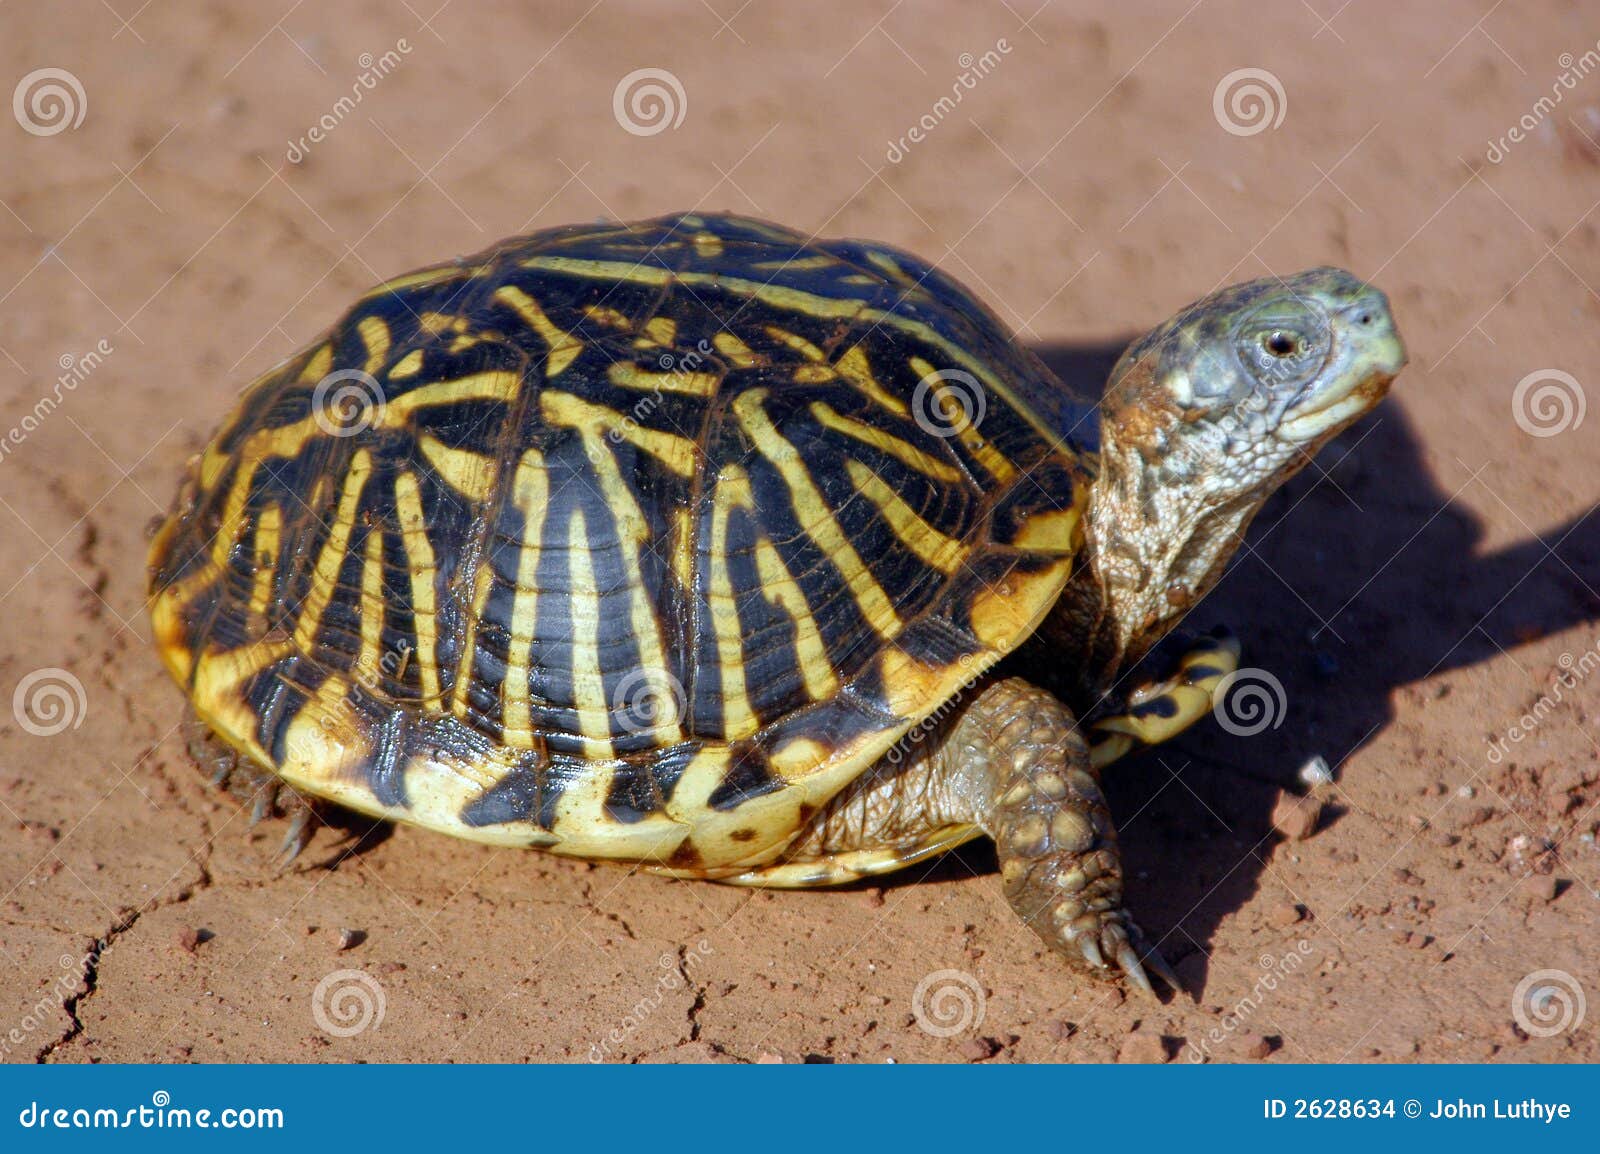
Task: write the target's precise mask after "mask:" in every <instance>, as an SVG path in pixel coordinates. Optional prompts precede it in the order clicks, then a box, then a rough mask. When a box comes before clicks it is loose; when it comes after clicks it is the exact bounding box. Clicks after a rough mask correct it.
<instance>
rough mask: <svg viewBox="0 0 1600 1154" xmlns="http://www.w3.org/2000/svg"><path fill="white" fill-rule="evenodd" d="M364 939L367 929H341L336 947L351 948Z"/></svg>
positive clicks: (341, 949)
mask: <svg viewBox="0 0 1600 1154" xmlns="http://www.w3.org/2000/svg"><path fill="white" fill-rule="evenodd" d="M366 940H367V931H366V930H347V929H341V930H340V931H339V946H338V948H339V950H340V951H344V950H353V949H355V948H356V947H357V946H359V945H360V944H361V943H362V942H364V941H366Z"/></svg>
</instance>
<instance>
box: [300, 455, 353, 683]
mask: <svg viewBox="0 0 1600 1154" xmlns="http://www.w3.org/2000/svg"><path fill="white" fill-rule="evenodd" d="M370 476H372V454H371V453H370V452H368V451H367V450H366V449H357V450H356V453H355V456H353V457H351V458H350V466H349V470H348V471H347V472H346V473H345V477H344V488H343V489H342V490H341V491H340V494H339V508H338V509H337V511H335V513H334V515H333V517H332V518H331V519H330V520H331V526H330V528H329V530H328V539H327V540H326V541H324V542H323V543H322V551H321V552H320V553H318V554H317V560H316V565H315V566H314V567H313V569H312V571H311V586H310V588H309V589H308V590H307V591H306V599H305V601H304V602H303V603H302V605H301V607H300V620H299V622H298V624H297V625H296V628H295V646H296V648H298V649H299V650H300V652H301V653H310V652H311V651H312V647H313V642H314V640H315V638H316V634H317V626H318V625H319V624H321V622H322V614H323V613H324V612H325V611H326V610H327V608H328V602H329V601H331V600H332V599H333V592H334V590H335V589H336V588H337V587H338V584H339V570H340V568H341V567H342V566H343V565H344V558H345V553H346V552H348V551H349V548H350V530H351V529H352V528H354V527H355V521H356V508H357V506H359V505H360V504H361V494H362V491H363V490H364V489H366V487H367V479H368V478H369V477H370ZM312 507H313V508H315V507H316V506H312Z"/></svg>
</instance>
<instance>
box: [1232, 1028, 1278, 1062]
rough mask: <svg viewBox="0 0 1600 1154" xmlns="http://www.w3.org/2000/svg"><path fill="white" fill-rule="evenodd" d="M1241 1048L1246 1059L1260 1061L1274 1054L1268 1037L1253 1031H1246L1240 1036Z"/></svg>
mask: <svg viewBox="0 0 1600 1154" xmlns="http://www.w3.org/2000/svg"><path fill="white" fill-rule="evenodd" d="M1239 1046H1240V1049H1241V1051H1242V1052H1243V1054H1244V1056H1245V1057H1246V1058H1251V1059H1254V1060H1255V1061H1258V1062H1259V1061H1260V1060H1261V1059H1262V1058H1265V1057H1267V1056H1268V1055H1269V1054H1271V1053H1272V1043H1271V1042H1269V1041H1267V1039H1266V1037H1265V1036H1264V1035H1261V1034H1257V1033H1255V1032H1253V1031H1251V1030H1245V1031H1244V1032H1243V1033H1241V1034H1240V1035H1239Z"/></svg>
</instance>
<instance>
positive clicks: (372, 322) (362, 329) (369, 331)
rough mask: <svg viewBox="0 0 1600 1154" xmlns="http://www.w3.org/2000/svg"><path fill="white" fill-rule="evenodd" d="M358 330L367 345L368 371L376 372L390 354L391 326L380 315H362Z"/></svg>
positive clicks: (362, 341) (357, 326)
mask: <svg viewBox="0 0 1600 1154" xmlns="http://www.w3.org/2000/svg"><path fill="white" fill-rule="evenodd" d="M356 331H357V332H358V333H360V334H361V343H362V344H363V345H365V346H366V347H367V372H368V373H375V372H377V371H378V370H379V369H381V368H383V362H384V361H385V360H386V359H388V356H389V326H388V325H386V324H384V323H383V321H382V320H381V319H380V318H378V317H362V318H361V321H360V323H359V324H357V325H356Z"/></svg>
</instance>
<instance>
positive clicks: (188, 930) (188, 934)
mask: <svg viewBox="0 0 1600 1154" xmlns="http://www.w3.org/2000/svg"><path fill="white" fill-rule="evenodd" d="M177 944H178V948H179V949H180V950H182V951H183V952H184V953H186V954H192V953H194V951H195V949H196V948H197V947H198V946H199V945H200V931H199V930H198V929H197V928H195V927H194V926H185V927H184V928H183V929H181V930H179V931H178V936H177Z"/></svg>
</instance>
